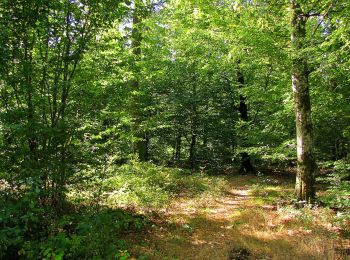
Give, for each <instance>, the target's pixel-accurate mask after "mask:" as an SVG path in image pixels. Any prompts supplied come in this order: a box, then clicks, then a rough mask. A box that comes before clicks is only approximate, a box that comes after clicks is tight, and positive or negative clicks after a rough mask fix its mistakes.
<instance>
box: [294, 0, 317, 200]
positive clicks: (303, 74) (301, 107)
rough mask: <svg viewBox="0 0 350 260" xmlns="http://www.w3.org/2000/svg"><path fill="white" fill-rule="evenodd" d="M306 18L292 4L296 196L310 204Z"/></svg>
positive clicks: (312, 164)
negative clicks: (305, 49)
mask: <svg viewBox="0 0 350 260" xmlns="http://www.w3.org/2000/svg"><path fill="white" fill-rule="evenodd" d="M306 20H307V18H306V15H305V14H304V13H303V11H302V9H301V7H300V5H299V3H297V1H295V0H293V1H292V22H291V29H292V34H291V41H292V50H293V57H292V88H293V98H294V107H295V114H296V137H297V157H298V159H297V176H296V184H295V195H296V197H297V199H298V200H299V201H308V202H310V201H311V200H312V199H313V198H314V195H315V189H314V182H315V176H314V175H315V170H316V163H315V159H314V156H313V140H312V139H313V138H312V122H311V104H310V95H309V82H308V65H307V59H306V56H305V54H304V53H303V49H304V41H305V37H306V28H305V26H306Z"/></svg>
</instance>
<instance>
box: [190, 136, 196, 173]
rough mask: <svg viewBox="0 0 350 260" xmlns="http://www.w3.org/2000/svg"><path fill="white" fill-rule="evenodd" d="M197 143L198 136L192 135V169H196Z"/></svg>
mask: <svg viewBox="0 0 350 260" xmlns="http://www.w3.org/2000/svg"><path fill="white" fill-rule="evenodd" d="M196 141H197V136H196V134H194V133H192V136H191V145H190V158H189V160H190V164H191V169H194V167H195V162H196V157H195V147H196Z"/></svg>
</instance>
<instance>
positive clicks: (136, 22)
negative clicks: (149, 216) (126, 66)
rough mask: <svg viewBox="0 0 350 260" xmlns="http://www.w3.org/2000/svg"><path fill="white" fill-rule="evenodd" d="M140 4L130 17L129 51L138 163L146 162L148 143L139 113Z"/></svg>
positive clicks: (138, 2)
mask: <svg viewBox="0 0 350 260" xmlns="http://www.w3.org/2000/svg"><path fill="white" fill-rule="evenodd" d="M141 9H142V2H141V1H140V0H135V7H134V11H133V15H132V23H133V24H132V32H131V49H132V53H133V63H132V70H133V73H134V79H132V80H131V82H130V85H131V90H132V93H135V94H133V97H132V99H133V100H132V104H133V111H132V114H133V117H134V120H135V129H134V131H135V135H136V139H137V140H136V142H135V143H134V149H135V150H136V153H137V154H138V158H139V160H140V161H147V160H148V157H149V156H148V155H149V151H148V143H149V137H148V136H149V135H148V134H147V133H145V132H144V130H143V129H141V127H140V125H141V121H142V120H141V117H142V115H141V111H140V106H141V105H142V104H141V100H140V96H139V94H138V92H139V91H140V82H139V79H138V77H139V73H140V71H139V69H138V68H137V62H138V61H140V60H141V42H142V32H141V28H140V26H141V23H142V10H141Z"/></svg>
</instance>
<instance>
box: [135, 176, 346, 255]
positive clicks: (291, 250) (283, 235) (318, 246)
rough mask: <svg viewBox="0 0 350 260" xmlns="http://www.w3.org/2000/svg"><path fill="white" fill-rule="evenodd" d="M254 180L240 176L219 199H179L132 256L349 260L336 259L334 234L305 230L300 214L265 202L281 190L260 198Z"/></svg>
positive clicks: (163, 213)
mask: <svg viewBox="0 0 350 260" xmlns="http://www.w3.org/2000/svg"><path fill="white" fill-rule="evenodd" d="M254 181H256V177H253V176H239V177H238V176H236V177H233V178H228V182H227V187H226V190H225V192H223V193H222V195H221V196H220V197H211V196H210V195H205V194H204V195H203V196H201V197H197V198H191V197H190V196H185V197H180V198H177V199H174V200H173V202H172V203H171V204H170V205H169V206H168V207H167V208H166V209H164V210H162V211H161V213H159V215H156V216H155V217H154V220H155V221H154V222H155V224H154V225H153V226H152V228H151V230H150V231H149V232H148V233H147V234H145V237H142V238H139V239H141V240H142V241H143V242H142V243H140V244H139V245H140V246H137V248H134V250H131V252H132V253H133V255H134V256H135V258H137V259H218V260H219V259H220V260H221V259H223V260H225V259H283V258H285V259H292V258H294V259H347V258H343V257H342V256H339V255H338V254H337V252H338V249H337V248H339V245H338V244H337V242H336V241H335V240H334V236H335V234H336V231H335V230H329V227H328V229H327V228H325V229H322V230H320V232H315V231H314V230H312V227H310V228H305V227H303V228H301V226H299V224H298V223H299V217H298V216H299V215H298V213H295V212H294V213H293V212H279V211H278V210H277V209H276V205H274V204H273V203H268V202H266V201H264V200H261V196H262V197H264V194H265V197H266V198H267V197H269V196H270V195H271V194H275V193H274V192H275V191H276V190H274V188H272V189H271V187H269V188H268V189H265V190H264V189H263V188H262V194H261V193H260V194H256V184H253V182H254ZM254 183H255V182H254ZM258 185H259V184H258ZM288 185H289V187H286V186H284V187H283V189H288V188H292V186H291V185H290V184H288ZM259 187H260V186H259ZM269 189H270V190H269ZM276 189H281V183H280V184H279V185H276ZM279 195H280V193H279ZM316 214H317V213H316ZM301 223H302V225H305V221H304V222H301ZM319 229H320V227H319V226H317V230H319ZM143 255H146V256H147V257H145V258H143V257H142V256H143Z"/></svg>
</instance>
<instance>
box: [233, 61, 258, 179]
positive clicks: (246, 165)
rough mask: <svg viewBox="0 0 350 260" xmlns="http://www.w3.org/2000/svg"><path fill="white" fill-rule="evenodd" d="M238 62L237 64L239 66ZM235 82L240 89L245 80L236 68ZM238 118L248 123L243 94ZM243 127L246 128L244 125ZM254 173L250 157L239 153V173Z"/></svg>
mask: <svg viewBox="0 0 350 260" xmlns="http://www.w3.org/2000/svg"><path fill="white" fill-rule="evenodd" d="M239 63H240V62H238V65H239ZM237 81H238V87H239V88H240V89H241V88H243V87H244V86H245V80H244V75H243V73H242V71H241V69H240V67H239V66H238V71H237ZM238 111H239V117H240V119H241V120H242V121H244V122H248V120H249V118H248V106H247V103H246V97H245V96H244V95H243V94H240V96H239V107H238ZM243 127H246V126H245V125H244V126H243ZM253 171H254V167H253V165H252V163H251V161H250V156H249V154H248V153H247V152H243V153H241V168H240V172H241V173H242V174H247V173H251V172H253Z"/></svg>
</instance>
